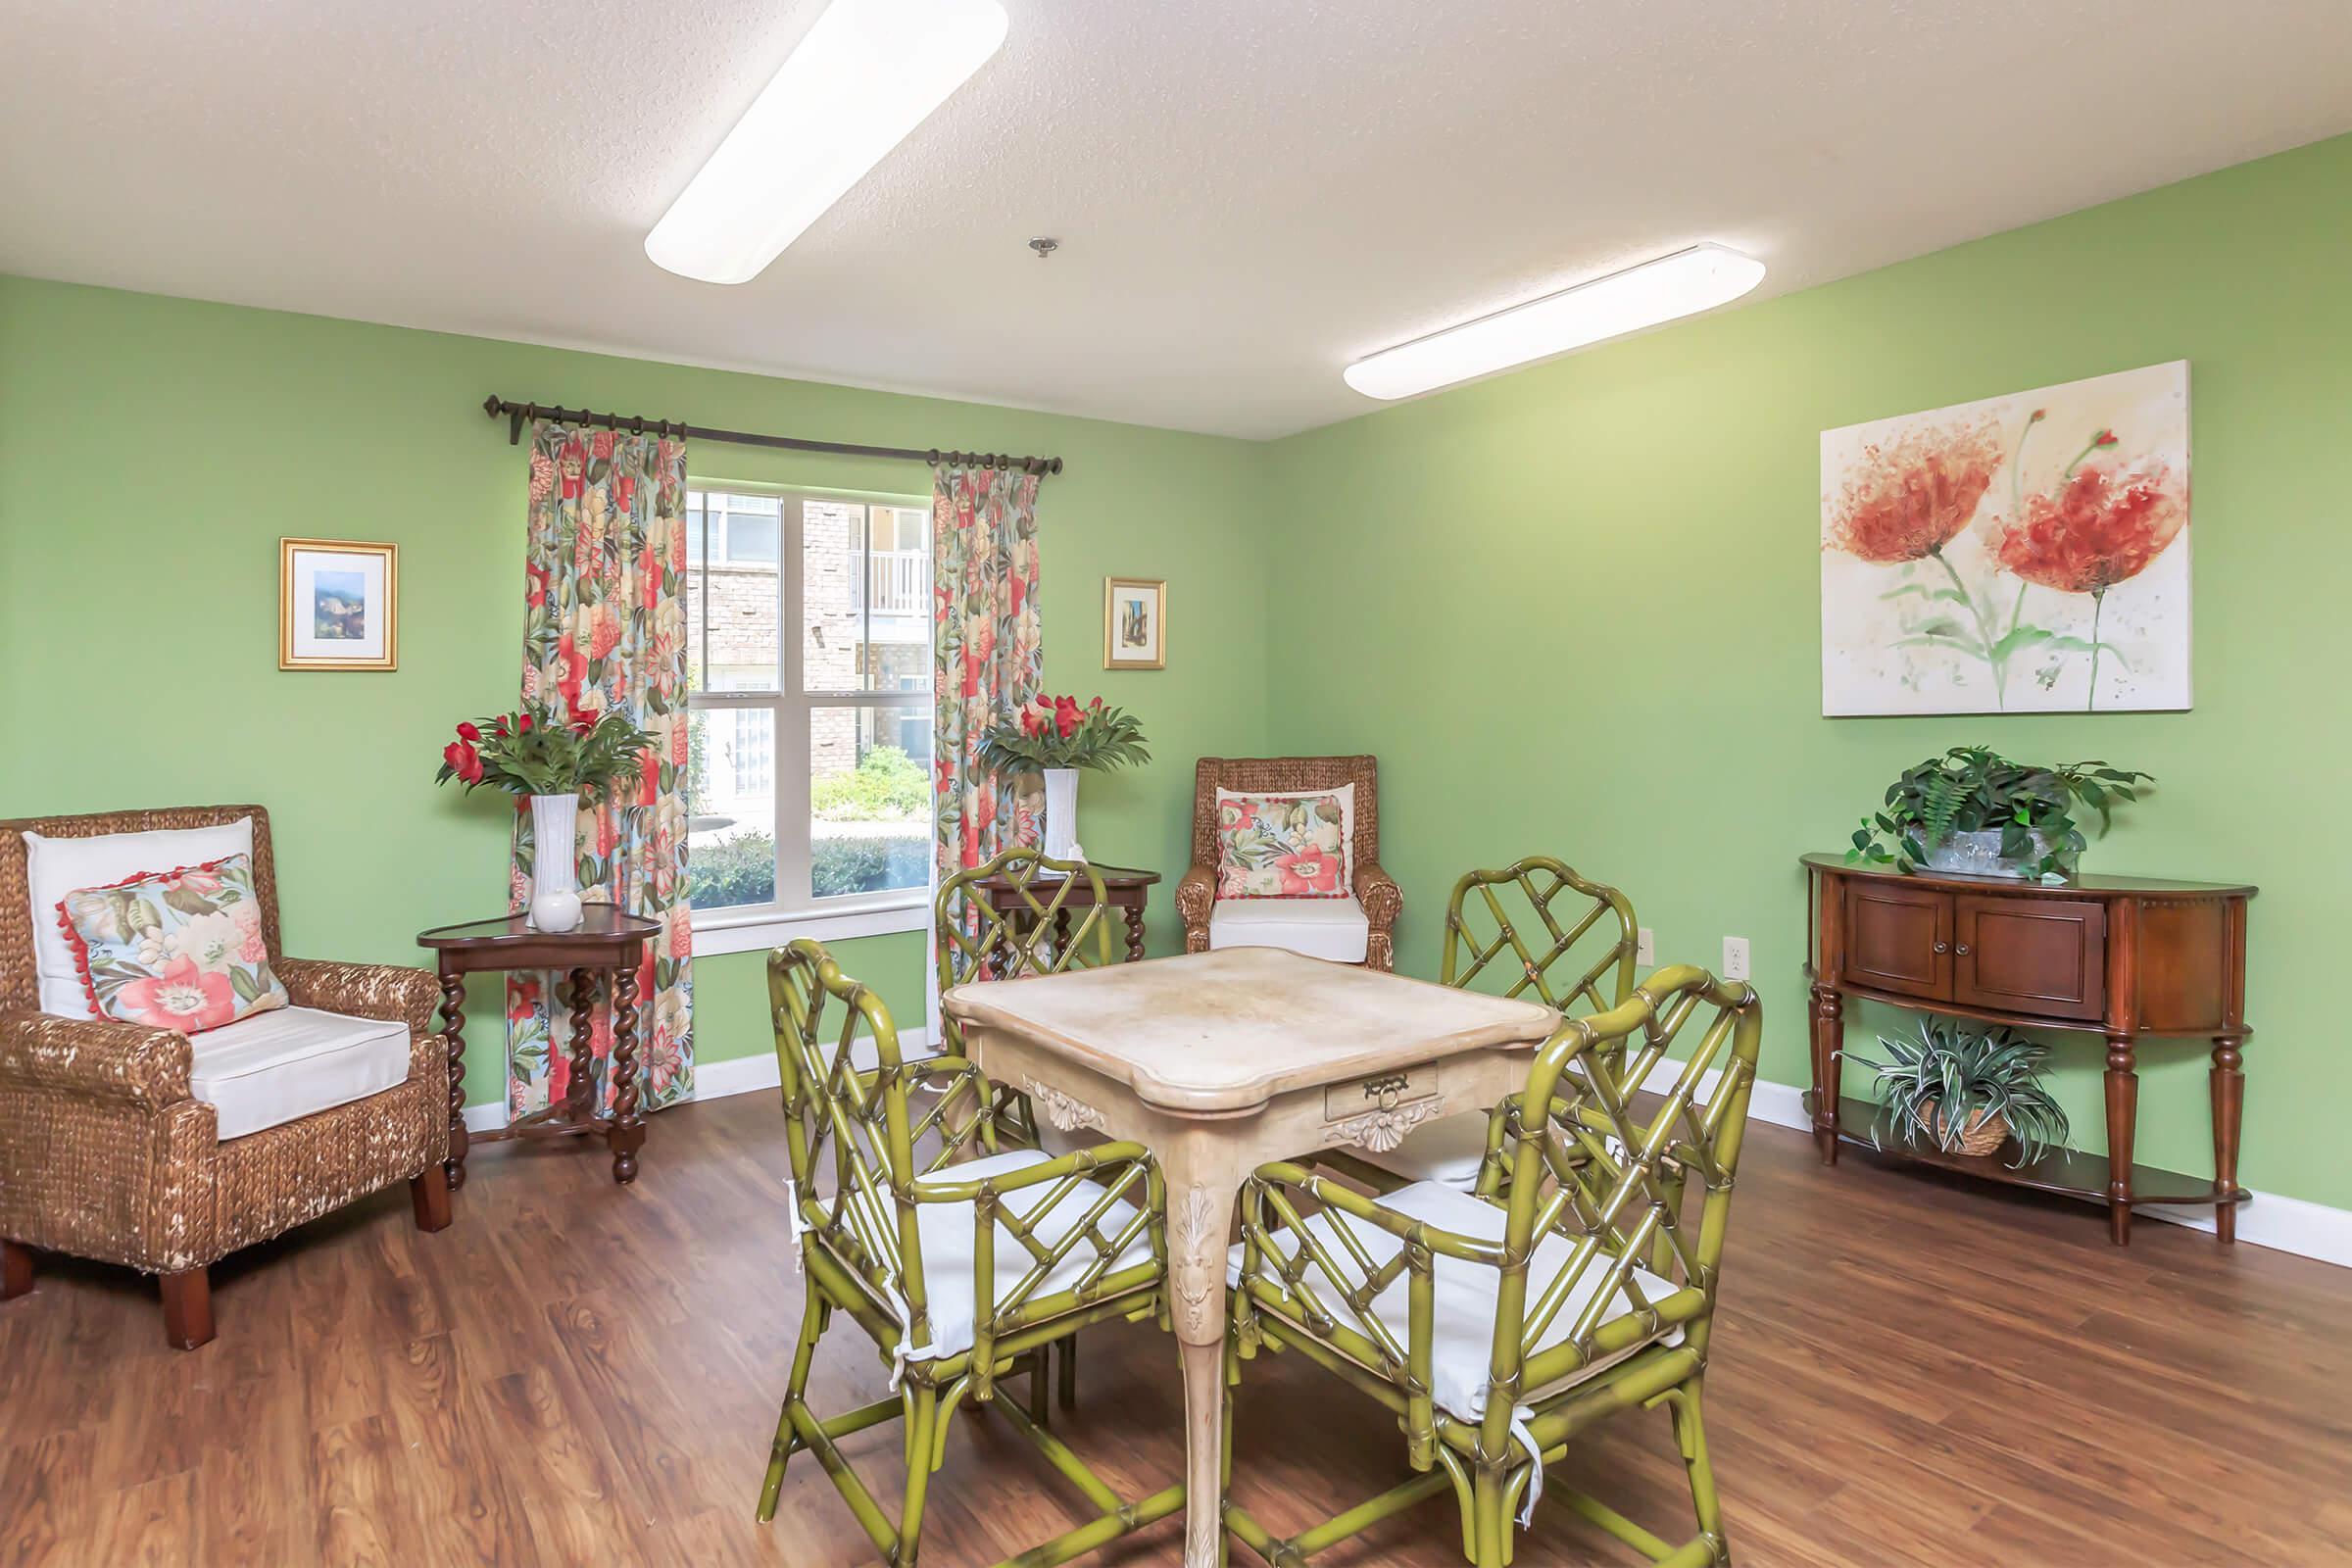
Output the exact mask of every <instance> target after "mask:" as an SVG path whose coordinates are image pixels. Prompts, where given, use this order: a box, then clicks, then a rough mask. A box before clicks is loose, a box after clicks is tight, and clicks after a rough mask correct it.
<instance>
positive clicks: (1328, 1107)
mask: <svg viewBox="0 0 2352 1568" xmlns="http://www.w3.org/2000/svg"><path fill="white" fill-rule="evenodd" d="M1437 1093H1438V1071H1437V1064H1436V1063H1434V1062H1428V1063H1423V1064H1422V1065H1420V1066H1416V1067H1408V1068H1405V1069H1403V1070H1402V1071H1397V1072H1384V1073H1375V1074H1374V1075H1373V1076H1371V1077H1369V1078H1358V1079H1355V1080H1353V1081H1352V1082H1349V1083H1341V1084H1333V1085H1331V1086H1330V1087H1329V1088H1327V1089H1325V1090H1324V1092H1323V1115H1324V1117H1325V1119H1327V1120H1331V1121H1337V1120H1339V1119H1341V1118H1342V1117H1350V1116H1358V1115H1362V1114H1364V1113H1365V1112H1367V1111H1370V1112H1380V1111H1393V1110H1396V1109H1397V1107H1399V1106H1401V1105H1407V1104H1412V1103H1417V1102H1420V1101H1425V1100H1430V1099H1433V1098H1435V1096H1436V1095H1437Z"/></svg>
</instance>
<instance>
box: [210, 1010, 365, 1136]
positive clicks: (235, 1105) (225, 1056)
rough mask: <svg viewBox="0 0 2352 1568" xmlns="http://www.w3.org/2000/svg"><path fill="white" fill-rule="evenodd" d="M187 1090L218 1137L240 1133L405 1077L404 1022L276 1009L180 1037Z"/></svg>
mask: <svg viewBox="0 0 2352 1568" xmlns="http://www.w3.org/2000/svg"><path fill="white" fill-rule="evenodd" d="M188 1050H189V1052H190V1054H191V1055H192V1058H193V1059H192V1062H191V1065H190V1067H189V1071H188V1089H189V1092H190V1093H191V1094H193V1095H194V1096H195V1097H196V1098H197V1099H198V1100H201V1101H203V1102H204V1103H206V1104H209V1105H211V1106H212V1107H213V1110H214V1111H215V1113H216V1114H217V1115H218V1117H219V1119H220V1124H221V1142H223V1143H225V1142H227V1141H228V1140H229V1139H231V1138H242V1137H244V1136H245V1135H246V1134H247V1133H258V1132H260V1131H261V1130H262V1129H263V1128H265V1127H275V1126H277V1125H278V1124H280V1123H281V1122H289V1121H294V1120H297V1119H299V1118H300V1117H304V1116H309V1115H313V1114H315V1113H317V1112H319V1111H321V1110H332V1109H333V1108H334V1107H335V1106H337V1105H348V1104H350V1103H352V1102H353V1101H355V1100H366V1099H367V1098H368V1096H369V1095H376V1094H381V1093H383V1092H384V1091H385V1090H387V1089H391V1088H393V1087H395V1086H397V1085H399V1084H404V1083H406V1082H408V1078H409V1026H408V1025H407V1024H405V1023H397V1022H391V1023H388V1022H386V1021H384V1020H383V1019H380V1018H350V1017H346V1016H344V1015H343V1014H342V1013H339V1012H321V1011H319V1009H318V1008H317V1007H277V1008H273V1009H272V1010H270V1011H269V1012H257V1013H254V1014H253V1015H252V1016H250V1017H246V1018H240V1019H238V1020H237V1021H236V1022H235V1023H230V1024H222V1025H221V1027H220V1028H218V1029H207V1030H205V1031H204V1032H203V1033H202V1034H195V1035H190V1036H189V1037H188Z"/></svg>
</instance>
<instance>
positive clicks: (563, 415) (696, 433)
mask: <svg viewBox="0 0 2352 1568" xmlns="http://www.w3.org/2000/svg"><path fill="white" fill-rule="evenodd" d="M482 412H483V413H484V414H486V415H488V416H490V417H492V418H493V419H495V418H497V417H499V416H500V415H502V414H503V415H505V416H506V417H507V445H509V446H515V445H516V444H518V443H519V442H520V441H521V440H522V421H523V420H525V419H554V420H556V421H558V422H559V423H563V424H601V425H603V426H604V427H605V428H606V429H608V430H630V431H634V432H635V433H637V434H639V435H643V434H644V433H645V432H646V431H648V430H651V431H653V432H654V433H655V434H656V435H681V436H684V437H686V438H687V439H688V440H690V441H724V442H727V443H729V444H730V445H733V446H739V447H780V448H783V449H784V450H786V451H791V452H832V453H838V454H840V455H841V456H843V457H850V458H897V459H901V460H904V461H906V462H908V463H928V464H930V465H931V466H933V467H937V466H939V465H940V464H942V463H949V464H955V465H958V466H965V465H976V466H980V467H987V468H1019V469H1020V470H1021V471H1022V472H1024V473H1036V474H1047V473H1059V472H1060V471H1061V460H1060V459H1059V458H1016V457H1008V456H1006V455H1005V454H1004V453H1001V452H996V453H990V452H942V451H940V450H939V449H938V448H937V447H933V448H932V449H930V450H929V451H927V452H926V451H922V450H920V449H918V448H915V447H868V446H859V445H858V444H857V443H856V442H854V441H809V440H805V439H803V438H802V437H800V436H792V435H758V434H754V433H753V432H751V431H748V430H712V429H708V428H706V427H705V426H703V425H699V424H681V423H679V422H677V421H675V420H671V419H649V418H646V417H644V416H643V415H619V414H597V413H594V412H592V411H590V410H587V409H560V408H555V407H551V406H546V405H542V404H537V403H514V402H510V401H509V400H507V399H505V398H502V397H500V396H499V395H498V394H497V393H495V392H493V393H491V394H490V396H489V397H488V398H487V399H485V400H484V401H483V403H482Z"/></svg>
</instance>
